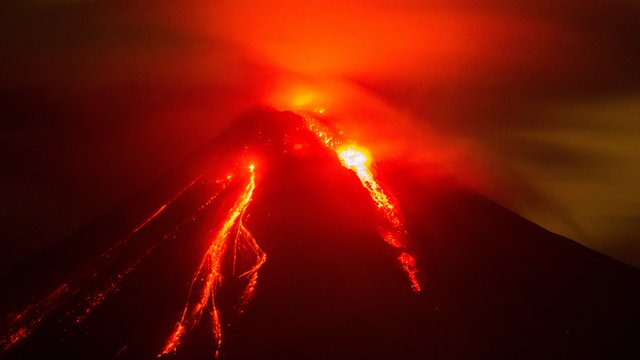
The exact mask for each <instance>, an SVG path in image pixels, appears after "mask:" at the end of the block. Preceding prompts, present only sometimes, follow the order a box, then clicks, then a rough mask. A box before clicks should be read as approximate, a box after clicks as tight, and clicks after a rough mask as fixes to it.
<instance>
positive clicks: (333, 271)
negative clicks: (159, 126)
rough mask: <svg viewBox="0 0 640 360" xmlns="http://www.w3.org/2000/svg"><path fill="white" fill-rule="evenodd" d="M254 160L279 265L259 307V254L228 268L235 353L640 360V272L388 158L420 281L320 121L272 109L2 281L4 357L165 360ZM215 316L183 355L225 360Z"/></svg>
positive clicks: (383, 172)
mask: <svg viewBox="0 0 640 360" xmlns="http://www.w3.org/2000/svg"><path fill="white" fill-rule="evenodd" d="M294 145H295V146H294ZM294 148H295V151H294V150H292V149H294ZM249 160H250V161H252V162H255V164H256V167H257V168H258V169H259V170H258V171H257V174H258V186H257V187H256V190H255V194H254V197H253V199H252V202H251V204H250V205H249V209H248V210H247V215H246V224H245V225H246V226H247V228H248V229H249V230H250V231H251V233H252V235H253V236H254V237H255V239H256V241H257V242H258V244H259V246H260V248H261V249H262V250H263V251H264V252H265V253H266V254H267V260H266V262H265V263H264V265H263V266H262V267H261V268H260V269H259V275H258V276H259V278H258V282H257V287H256V289H255V293H254V296H253V298H252V300H251V301H250V302H249V303H248V304H247V306H246V307H242V306H239V304H238V299H239V297H240V294H241V293H242V289H244V288H245V287H246V286H247V282H248V279H247V278H246V277H242V276H236V275H237V273H236V272H241V269H242V268H243V267H244V268H246V267H247V266H249V265H248V263H249V262H250V261H251V259H248V258H246V257H243V256H242V254H240V255H239V256H238V257H237V259H235V257H234V261H233V264H232V261H231V259H230V258H226V260H225V262H224V264H223V270H224V273H225V276H224V279H223V281H222V283H221V284H220V287H219V294H218V295H217V300H216V303H217V306H218V308H219V310H220V314H221V324H222V347H221V348H220V358H222V359H276V358H277V359H496V358H497V359H541V358H544V359H578V358H579V359H603V358H607V359H638V358H640V348H638V344H640V329H639V328H638V324H640V309H639V306H638V304H640V271H639V270H638V269H636V268H633V267H631V266H628V265H625V264H623V263H620V262H617V261H615V260H613V259H611V258H608V257H606V256H604V255H601V254H599V253H597V252H594V251H592V250H589V249H587V248H585V247H583V246H581V245H579V244H577V243H575V242H573V241H571V240H569V239H566V238H564V237H561V236H559V235H556V234H553V233H551V232H549V231H547V230H545V229H543V228H541V227H540V226H537V225H536V224H534V223H532V222H530V221H528V220H526V219H524V218H522V217H520V216H519V215H517V214H515V213H513V212H511V211H509V210H507V209H505V208H503V207H501V206H500V205H498V204H497V203H495V202H493V201H491V200H490V199H487V198H485V197H483V196H481V195H479V194H477V193H475V192H473V191H472V190H470V189H468V188H466V187H465V186H463V185H461V184H460V183H458V182H456V181H455V179H453V178H452V177H448V176H446V175H433V176H431V177H428V178H427V177H424V176H417V175H415V174H416V171H415V169H414V168H412V166H413V165H407V164H404V163H402V162H401V161H396V162H391V161H388V162H385V163H380V164H378V167H377V172H378V174H379V175H380V178H381V179H382V181H383V182H384V184H385V185H386V186H388V188H389V189H391V191H392V192H393V194H394V195H395V197H396V198H397V200H398V203H399V204H400V206H401V209H402V212H403V214H404V222H405V226H406V230H407V233H408V245H407V247H408V251H410V252H411V253H412V254H413V256H414V257H415V260H416V263H417V267H418V269H419V273H418V277H419V279H420V282H421V285H422V291H420V292H414V291H412V290H411V284H410V281H409V280H408V279H407V277H406V274H405V273H404V272H403V269H402V268H401V266H399V264H398V263H397V261H396V255H397V254H396V253H395V252H394V251H395V249H393V248H392V247H391V246H389V244H387V243H385V242H384V241H383V240H382V239H381V237H380V235H379V233H378V231H377V224H379V222H380V220H379V216H378V214H377V212H376V207H375V204H374V203H373V202H372V201H371V198H370V196H369V194H368V193H367V191H366V189H365V188H363V186H362V185H361V183H360V181H359V180H358V177H357V176H356V175H355V174H354V173H353V172H352V171H350V170H348V169H346V168H344V167H343V166H341V165H340V162H339V160H338V158H337V157H336V154H335V153H334V152H332V151H330V150H328V149H327V148H325V147H323V146H322V145H321V144H320V142H319V141H318V140H317V139H316V138H315V137H314V136H313V135H312V134H311V133H309V131H308V130H307V129H306V127H305V126H304V119H303V118H302V117H300V116H299V115H296V114H294V113H291V112H279V111H275V110H272V109H266V108H258V109H255V110H253V111H251V112H249V113H247V114H246V115H244V116H243V117H242V118H240V119H238V121H236V122H235V123H234V125H233V126H232V127H231V128H230V129H228V130H227V131H226V132H225V133H223V134H222V135H221V136H220V137H219V138H217V139H214V140H213V141H212V142H211V143H210V144H208V145H207V146H205V147H204V148H202V149H200V150H199V151H198V152H196V153H195V154H193V155H192V156H191V157H190V158H188V159H186V160H185V161H184V162H183V164H182V165H180V166H178V167H177V168H175V169H173V170H172V171H171V172H169V173H167V174H166V176H164V177H162V178H161V179H159V180H158V181H157V182H156V183H155V184H154V185H153V186H151V187H150V188H149V189H147V190H145V191H143V192H141V193H140V194H138V195H137V196H136V197H134V198H132V199H130V200H128V201H126V202H124V203H122V204H121V205H119V206H117V207H116V208H114V209H113V210H112V211H110V212H109V213H107V214H105V215H104V216H102V217H101V218H100V219H98V220H96V221H95V222H94V223H92V224H90V225H88V226H87V227H86V228H84V229H83V230H81V231H80V232H78V233H77V234H75V235H74V236H72V237H70V238H68V239H65V240H63V241H61V242H59V243H57V244H55V245H54V246H52V247H50V248H48V249H46V250H43V251H41V252H39V253H37V254H35V255H33V256H32V257H31V258H29V259H27V260H26V261H25V262H23V263H22V264H20V265H18V266H17V267H15V268H14V269H13V270H12V271H11V272H10V273H9V274H8V275H7V276H6V277H5V278H4V279H2V286H1V288H0V295H1V298H2V304H1V307H0V311H1V313H0V314H1V315H2V327H0V330H1V331H2V333H0V336H1V337H0V339H2V341H3V343H1V345H2V348H3V351H2V353H1V355H0V356H1V357H2V358H7V359H39V358H53V359H57V358H64V359H151V358H155V357H157V356H158V354H159V353H160V352H161V351H162V349H163V348H164V346H165V343H166V340H167V338H168V337H169V336H170V334H171V332H172V331H173V330H174V328H175V327H176V321H178V320H179V318H180V314H181V312H182V311H183V307H184V304H185V301H187V296H188V293H189V284H190V283H191V281H192V277H193V276H194V271H195V270H196V268H197V266H198V264H199V263H200V261H201V259H202V256H203V254H204V253H205V252H206V249H207V247H208V246H209V243H210V240H211V237H212V231H213V230H212V228H213V224H218V223H220V222H221V221H222V219H223V218H224V214H225V211H226V209H228V208H229V207H230V206H231V205H232V204H233V202H234V200H235V199H236V198H237V196H238V194H239V193H241V191H242V189H243V186H244V185H243V184H244V182H243V181H246V178H247V175H246V174H245V175H243V174H242V172H237V171H236V172H234V178H233V180H230V182H229V183H228V184H227V185H225V186H221V185H220V183H219V182H216V181H217V179H220V178H225V176H226V175H227V172H228V171H230V169H231V170H232V169H237V168H241V167H242V164H244V162H245V161H249ZM234 171H235V170H234ZM236 174H237V175H236ZM236 179H238V182H235V181H236ZM238 251H240V252H242V249H238ZM236 260H237V263H236ZM209 311H210V309H209ZM212 326H213V324H212V321H211V319H210V318H209V317H206V316H205V317H203V318H202V320H201V321H200V322H199V324H198V325H197V326H196V327H195V328H194V329H192V330H191V331H190V332H188V333H187V334H186V335H185V336H184V337H183V341H182V343H181V344H180V346H179V347H178V348H177V349H176V351H175V353H173V352H172V353H169V354H167V355H166V356H167V358H177V359H210V358H213V356H214V353H215V350H216V345H215V342H214V340H213V337H212V332H211V328H212ZM23 328H24V329H27V330H28V334H27V332H20V331H21V329H23ZM22 335H24V336H22ZM12 336H13V337H12ZM17 337H20V339H19V340H18V341H14V340H15V339H16V338H17Z"/></svg>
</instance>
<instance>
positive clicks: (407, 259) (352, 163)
mask: <svg viewBox="0 0 640 360" xmlns="http://www.w3.org/2000/svg"><path fill="white" fill-rule="evenodd" d="M324 112H325V111H324V109H321V110H317V111H315V113H316V114H320V115H322V114H323V113H324ZM302 116H303V117H304V118H305V120H306V122H307V126H308V128H309V130H310V131H311V132H313V133H314V134H315V135H316V136H317V138H318V139H319V140H320V142H321V143H323V144H324V145H325V146H326V147H327V148H329V149H331V150H333V151H335V152H336V154H337V156H338V159H339V160H340V163H341V164H342V166H344V167H345V168H347V169H349V170H351V171H353V172H354V173H356V175H357V176H358V179H360V182H361V183H362V186H364V188H365V189H367V191H368V192H369V196H370V197H371V200H373V202H374V203H375V205H376V208H377V210H378V213H379V214H381V215H382V217H383V218H384V221H383V224H382V225H380V226H379V227H378V232H379V233H380V236H382V238H383V239H384V241H385V242H387V244H389V245H391V246H393V247H394V248H396V249H398V250H400V251H401V252H400V254H399V255H398V262H399V263H400V266H401V267H402V269H403V270H404V271H405V273H406V274H407V277H408V278H409V281H410V282H411V288H412V289H413V291H415V292H420V291H421V290H422V287H421V286H420V281H419V280H418V275H417V274H418V268H417V266H416V261H415V259H414V258H413V256H412V255H411V254H409V253H408V252H407V231H406V229H405V226H404V221H403V220H402V214H401V213H400V207H399V205H398V203H397V200H395V198H394V197H393V196H392V195H391V194H390V193H389V191H387V190H385V189H384V188H383V187H382V185H380V182H379V181H378V180H376V177H375V175H374V173H373V171H372V169H371V163H372V158H371V155H370V154H369V151H368V150H367V149H365V148H363V147H359V146H356V145H353V144H350V143H349V142H347V141H344V140H340V139H338V137H337V136H336V135H333V134H332V131H331V130H330V129H329V128H328V127H327V126H324V125H323V124H322V123H321V122H320V121H319V120H318V119H317V118H315V117H314V116H313V115H311V114H303V115H302Z"/></svg>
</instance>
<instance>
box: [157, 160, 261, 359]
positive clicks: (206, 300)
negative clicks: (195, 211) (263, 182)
mask: <svg viewBox="0 0 640 360" xmlns="http://www.w3.org/2000/svg"><path fill="white" fill-rule="evenodd" d="M248 169H249V172H250V179H249V183H248V184H247V186H246V188H245V190H244V192H243V193H242V194H241V195H240V196H239V198H238V200H237V201H236V203H235V204H234V205H233V207H232V208H231V210H230V211H229V213H228V214H227V216H226V218H225V220H224V222H223V223H222V226H221V227H220V229H219V230H218V232H217V234H216V236H215V237H214V238H213V240H212V241H211V245H210V246H209V249H208V250H207V252H206V253H205V255H204V258H203V259H202V262H201V263H200V266H199V267H198V270H197V271H196V273H195V276H194V277H193V280H192V281H191V288H190V289H189V295H188V299H187V304H186V305H185V307H184V310H183V312H182V317H181V318H180V321H179V322H178V323H177V324H176V328H175V330H174V332H173V333H172V334H171V336H170V337H169V340H168V341H167V344H166V346H165V348H164V350H163V351H162V352H161V353H160V354H159V356H163V355H166V354H169V353H171V352H175V351H176V349H177V347H178V345H179V344H180V340H181V339H182V336H183V335H184V333H185V332H186V331H187V330H190V329H193V328H194V327H195V326H196V325H198V323H199V322H200V319H201V318H202V313H203V311H204V310H205V309H206V308H207V306H209V307H210V310H209V311H210V314H211V323H212V327H213V329H212V330H213V338H214V339H215V342H216V357H218V354H219V350H220V347H221V345H222V326H221V322H220V311H219V310H218V308H217V306H216V290H217V288H218V287H219V286H220V282H221V280H222V261H223V259H224V255H225V253H226V251H227V250H228V248H229V245H230V244H229V243H230V240H231V238H232V234H233V235H235V236H234V238H235V243H234V252H233V259H234V266H235V263H236V254H237V253H236V251H235V249H236V248H237V247H238V246H239V245H240V244H242V245H244V247H245V248H248V249H251V251H252V252H253V253H254V254H255V255H256V262H255V264H254V265H253V266H252V267H251V268H250V269H249V270H248V271H246V272H244V273H243V274H242V275H240V276H241V277H244V276H247V277H249V282H248V284H247V286H246V288H245V290H244V293H243V295H242V300H241V301H242V304H243V305H244V304H246V303H247V302H248V301H249V300H250V298H251V297H252V295H253V292H254V289H255V287H256V284H257V281H258V278H257V276H258V270H259V269H260V267H261V266H262V264H264V262H265V261H266V255H265V254H264V252H262V250H261V249H260V247H259V246H258V244H257V243H256V241H255V238H254V237H253V235H251V232H249V230H247V228H246V227H245V225H244V222H243V221H244V218H245V214H246V210H247V207H248V206H249V203H250V202H251V199H252V197H253V192H254V190H255V188H256V179H255V166H254V165H253V164H252V165H249V167H248ZM194 293H196V294H197V296H196V298H195V299H192V295H193V294H194Z"/></svg>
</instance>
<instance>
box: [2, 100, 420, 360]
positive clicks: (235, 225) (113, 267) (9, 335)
mask: <svg viewBox="0 0 640 360" xmlns="http://www.w3.org/2000/svg"><path fill="white" fill-rule="evenodd" d="M321 113H322V112H320V111H319V112H316V114H300V116H295V115H292V118H290V119H289V120H291V121H293V122H296V121H298V125H300V126H296V125H295V124H293V125H292V124H291V123H286V124H285V125H283V126H282V128H283V129H284V130H283V129H280V130H277V128H278V124H279V123H278V124H276V123H268V122H267V123H264V124H263V123H257V124H253V123H252V124H249V125H248V126H247V128H244V127H242V126H239V129H240V130H241V131H240V132H238V133H235V132H233V131H231V132H230V134H232V135H233V134H240V140H239V141H238V142H236V143H233V142H231V141H230V142H229V143H228V144H230V145H229V147H223V148H222V158H224V159H227V160H229V159H230V161H231V163H234V164H238V162H239V159H243V158H246V156H247V155H248V151H249V149H251V151H252V152H254V151H255V152H256V153H257V154H258V155H260V159H261V162H260V164H259V165H261V166H260V167H261V169H262V168H263V166H262V165H263V164H266V163H267V161H268V160H269V159H270V156H280V155H278V154H281V155H282V154H283V153H284V154H286V153H287V152H288V149H287V148H286V146H290V145H291V144H290V139H291V138H295V137H296V136H299V135H301V136H302V137H303V138H305V139H307V140H308V141H310V143H314V144H318V143H320V145H321V147H325V148H327V149H329V150H331V151H333V152H334V153H335V156H336V160H335V163H336V164H338V162H339V163H340V164H341V165H342V166H343V167H344V168H346V169H349V170H351V171H353V172H354V173H355V175H356V176H357V177H358V178H359V180H360V182H361V184H362V186H363V187H364V188H365V189H366V190H367V191H368V193H369V196H370V198H371V201H372V203H373V205H374V206H375V209H376V212H377V214H378V215H377V216H378V217H379V220H378V221H377V223H378V225H377V231H378V233H379V234H380V236H381V237H382V239H383V240H384V241H385V242H386V243H387V244H389V245H390V246H391V247H392V248H393V249H394V251H396V252H397V254H396V256H397V260H398V263H399V265H400V267H401V268H402V269H403V270H404V272H405V273H406V275H407V277H408V278H409V281H410V284H411V288H412V289H413V291H415V292H419V291H421V286H420V283H419V281H418V276H417V273H418V270H417V267H416V261H415V259H414V257H413V256H412V255H411V254H410V253H409V252H408V250H407V231H406V229H405V225H404V221H403V217H402V214H401V211H400V207H399V204H398V202H397V200H396V199H395V198H394V196H393V195H392V194H391V193H390V192H389V191H388V190H387V189H385V188H384V187H383V185H382V184H381V183H380V181H379V180H378V179H377V178H376V175H375V172H374V169H373V167H372V162H373V160H372V157H371V155H370V154H369V152H368V150H367V149H366V148H364V147H360V146H356V145H355V144H354V143H353V142H351V141H348V140H346V139H345V138H344V136H343V134H342V133H341V132H336V131H333V130H332V129H331V128H330V127H329V126H326V125H324V123H323V121H321V120H320V119H319V118H317V117H316V115H319V114H321ZM263 125H266V126H270V127H268V128H260V129H259V130H256V129H255V128H254V126H256V127H260V126H263ZM280 125H281V124H280ZM272 128H273V129H272ZM247 129H252V130H250V131H251V132H247V131H245V130H247ZM264 129H267V131H263V130H264ZM294 131H296V132H298V133H295V132H294ZM266 133H270V134H271V135H265V134H266ZM252 136H253V137H255V138H252ZM243 137H246V138H243ZM230 139H234V138H233V136H231V137H230ZM274 143H281V144H282V146H285V148H281V149H280V150H277V151H276V152H273V151H271V150H269V149H273V146H275V145H273V144H274ZM297 145H299V144H296V145H293V146H294V148H295V146H297ZM321 147H320V148H321ZM263 150H264V151H263ZM262 160H264V162H263V161H262ZM225 161H226V160H225ZM225 161H219V162H218V165H216V166H215V167H213V168H212V169H209V170H213V171H214V172H216V173H217V174H218V175H219V174H222V173H224V171H226V170H229V168H230V167H228V165H229V163H228V162H225ZM240 163H243V162H242V161H240ZM224 164H226V165H224ZM236 169H240V170H237V171H235V172H233V171H232V173H231V174H229V172H226V174H229V175H226V176H221V177H217V180H214V181H210V180H207V176H205V173H206V171H204V170H202V169H201V170H200V171H201V173H199V174H196V175H197V176H195V180H193V181H191V182H190V183H189V184H188V185H187V186H186V187H185V188H183V189H182V190H181V191H179V192H178V193H177V194H176V195H174V196H172V197H171V199H170V200H169V201H166V202H164V203H163V204H162V205H161V206H160V207H158V208H157V209H156V210H155V211H153V212H151V215H148V216H147V218H146V219H145V220H144V221H142V222H141V223H140V224H139V225H138V226H135V227H134V228H133V230H131V231H130V232H129V234H128V235H127V236H125V237H124V238H122V239H121V240H118V241H116V242H115V244H114V245H112V246H111V247H110V248H109V249H108V250H107V251H106V252H105V253H103V254H102V255H101V256H99V258H98V259H97V260H96V262H95V265H92V266H91V267H89V268H88V269H80V271H79V272H77V273H76V275H75V276H74V277H72V278H71V279H69V280H67V281H65V282H63V283H62V284H61V285H59V286H57V287H56V288H55V290H54V291H53V292H51V293H50V294H49V295H47V296H45V297H44V298H43V299H42V300H40V301H37V302H35V303H34V304H32V305H28V306H26V310H22V311H19V312H14V313H13V315H11V316H10V317H9V322H8V323H7V324H6V325H7V326H6V327H5V328H4V329H3V331H5V332H6V334H5V336H4V337H2V338H0V352H5V351H7V350H8V349H10V348H12V347H14V346H15V345H17V344H18V343H19V342H21V341H23V340H24V339H25V338H27V337H28V336H29V335H30V334H31V333H32V332H34V331H35V330H36V328H38V327H39V326H40V325H41V323H43V322H45V320H47V319H48V318H51V320H52V321H49V323H61V324H68V325H65V326H75V325H78V324H80V323H83V322H85V320H86V319H87V318H88V317H89V316H91V315H92V314H93V312H94V310H95V308H96V307H98V306H101V305H102V304H104V303H105V302H106V301H107V300H108V298H109V297H111V295H113V294H114V293H116V292H117V291H118V290H119V287H120V286H121V285H122V283H123V282H124V281H125V278H126V277H128V275H129V274H130V273H132V272H133V271H135V270H136V269H137V268H138V266H139V265H140V264H141V263H142V262H143V261H145V259H147V258H148V257H149V255H150V254H151V253H152V252H153V251H154V250H155V248H156V247H158V245H159V244H160V243H159V242H158V240H159V239H158V238H157V237H156V236H157V234H158V232H157V231H160V233H159V234H160V235H161V238H160V239H162V240H167V241H170V240H173V239H175V238H176V236H177V235H176V234H177V233H178V232H179V230H181V229H182V228H183V227H185V226H187V225H191V224H194V223H195V222H196V219H198V220H197V221H200V223H202V224H204V226H206V227H207V228H209V229H211V230H210V231H209V233H210V234H213V236H212V237H211V239H210V241H208V242H207V244H206V250H205V252H204V255H203V256H202V259H201V260H200V262H199V265H198V266H197V268H196V270H195V272H194V273H193V276H192V277H191V278H190V286H189V289H188V291H187V292H186V294H185V296H186V303H185V304H184V306H183V307H182V310H181V313H180V315H179V319H178V321H177V323H176V325H175V327H174V329H173V331H172V332H171V333H170V335H169V336H168V338H167V340H166V343H165V345H164V347H163V348H162V349H159V351H158V350H155V351H156V354H157V356H158V357H163V356H170V355H172V354H175V353H176V352H177V350H178V348H179V347H180V345H181V343H182V342H183V340H184V337H185V336H186V335H187V333H188V332H189V331H192V330H194V329H195V328H196V327H197V326H198V325H199V324H201V323H202V321H201V320H202V319H203V316H205V314H209V316H210V318H209V320H210V326H211V337H212V339H213V340H214V343H215V346H214V350H215V356H216V357H218V356H219V353H220V349H221V348H222V327H223V316H226V314H222V313H221V310H220V307H219V301H220V299H219V294H218V290H219V289H220V287H221V285H222V280H223V278H224V277H227V276H229V277H231V278H233V279H236V280H240V281H241V283H242V284H243V285H242V286H243V288H242V289H241V292H240V293H239V294H238V298H237V304H238V307H236V309H238V310H239V311H238V313H242V311H243V309H244V307H245V306H246V305H247V304H248V302H249V301H250V300H251V298H252V297H253V296H254V292H255V289H256V287H257V285H258V271H259V270H260V268H261V266H262V265H263V264H264V263H265V261H266V258H267V256H266V254H265V253H264V252H263V251H262V250H261V248H260V246H259V245H258V242H257V241H256V239H255V238H254V236H253V235H252V233H251V232H250V231H249V229H248V228H247V226H246V224H245V222H246V219H247V217H248V216H249V213H248V209H249V207H250V205H251V203H252V201H253V196H254V192H255V191H256V186H257V180H256V177H257V174H256V172H257V169H256V165H255V164H254V163H253V162H251V163H248V162H244V165H242V166H241V167H239V168H237V167H236ZM262 175H263V174H261V176H262ZM215 178H216V177H214V179H215ZM235 185H237V186H239V187H240V190H239V193H238V194H237V197H235V198H234V201H233V202H232V205H231V206H230V207H229V208H228V209H225V208H224V207H223V208H222V209H225V210H226V211H225V212H224V215H223V218H222V219H220V220H219V221H218V220H216V221H213V223H212V222H211V221H210V220H206V218H205V217H204V215H202V216H200V215H199V214H200V213H205V212H206V211H205V210H213V211H215V210H220V207H221V206H223V205H222V204H224V201H222V202H219V201H215V200H216V199H217V198H218V196H219V195H221V194H223V193H224V194H226V195H225V196H227V195H228V194H233V191H232V188H233V186H235ZM211 188H213V189H214V190H213V191H212V190H211ZM192 190H193V193H198V191H204V193H203V194H205V196H206V200H205V201H203V200H202V198H201V197H197V198H196V200H195V201H196V208H195V211H194V210H190V211H191V212H190V214H191V215H190V216H188V217H187V218H186V219H185V218H183V217H178V219H175V218H173V219H174V220H171V221H169V220H168V218H167V217H166V216H165V215H164V214H165V213H167V212H172V208H173V206H174V203H178V202H185V201H189V200H185V198H189V197H190V196H195V195H193V194H191V193H190V192H191V191H192ZM198 194H200V193H198ZM199 196H201V195H199ZM191 209H193V208H191ZM167 216H169V215H167ZM165 222H166V223H165ZM200 223H199V224H200ZM150 227H152V228H158V229H159V230H158V229H156V230H154V231H156V232H153V231H147V230H148V229H149V228H150ZM150 234H155V235H150ZM162 234H164V236H162ZM198 251H201V250H198ZM240 257H241V258H240ZM229 263H231V264H232V265H231V269H229V268H228V267H227V265H225V264H229ZM240 268H242V270H240ZM234 300H236V299H234ZM23 309H25V308H23ZM15 314H17V315H15ZM224 323H225V324H226V323H227V322H226V321H225V322H224Z"/></svg>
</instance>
